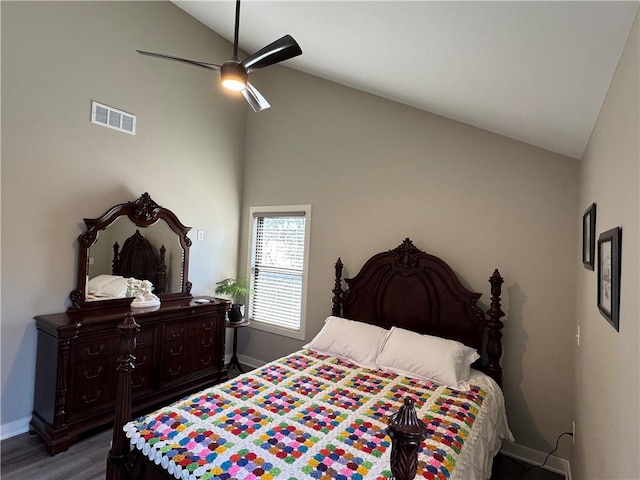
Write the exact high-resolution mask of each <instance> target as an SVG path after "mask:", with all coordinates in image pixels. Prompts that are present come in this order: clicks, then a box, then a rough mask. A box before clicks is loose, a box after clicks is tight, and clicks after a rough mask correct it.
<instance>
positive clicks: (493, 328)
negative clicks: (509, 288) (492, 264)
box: [486, 268, 504, 386]
mask: <svg viewBox="0 0 640 480" xmlns="http://www.w3.org/2000/svg"><path fill="white" fill-rule="evenodd" d="M489 282H490V283H491V306H490V308H489V311H488V312H487V315H489V323H488V324H487V328H488V337H487V356H488V358H489V364H488V365H487V369H486V371H487V373H488V374H489V376H490V377H491V378H493V379H494V380H495V381H496V382H497V383H498V385H500V386H502V367H501V366H500V357H501V356H502V327H504V323H502V321H501V320H500V318H502V317H504V312H503V311H502V309H501V307H500V302H501V298H500V294H501V293H502V283H503V282H504V279H503V278H502V277H501V276H500V272H499V271H498V269H497V268H496V270H495V271H494V272H493V275H491V277H490V278H489Z"/></svg>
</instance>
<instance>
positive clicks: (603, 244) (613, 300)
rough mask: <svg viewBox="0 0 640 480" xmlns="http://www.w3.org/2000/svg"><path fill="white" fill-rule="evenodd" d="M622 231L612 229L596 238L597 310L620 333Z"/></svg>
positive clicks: (617, 228)
mask: <svg viewBox="0 0 640 480" xmlns="http://www.w3.org/2000/svg"><path fill="white" fill-rule="evenodd" d="M621 247H622V229H621V228H620V227H616V228H612V229H611V230H608V231H606V232H604V233H601V234H600V237H598V308H599V309H600V313H602V315H604V318H606V319H607V321H608V322H609V323H611V325H613V328H615V329H616V330H617V331H620V259H621V255H620V254H621Z"/></svg>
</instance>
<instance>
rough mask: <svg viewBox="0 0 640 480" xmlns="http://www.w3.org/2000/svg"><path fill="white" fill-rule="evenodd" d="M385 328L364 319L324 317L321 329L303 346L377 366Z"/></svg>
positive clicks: (364, 365) (368, 366)
mask: <svg viewBox="0 0 640 480" xmlns="http://www.w3.org/2000/svg"><path fill="white" fill-rule="evenodd" d="M388 334H389V330H386V329H384V328H382V327H376V326H375V325H369V324H368V323H363V322H357V321H355V320H347V319H346V318H340V317H327V319H326V320H325V321H324V327H322V330H320V332H319V333H318V334H317V335H316V336H315V337H314V338H313V340H311V342H309V343H307V344H306V345H305V346H304V347H303V348H307V349H309V350H313V351H314V352H318V353H321V354H323V355H329V356H332V357H337V358H341V359H343V360H347V361H350V362H351V363H354V364H356V365H358V366H360V367H365V368H369V369H371V370H377V369H378V365H377V363H376V359H377V358H378V354H379V353H380V350H381V349H382V346H383V345H384V342H385V340H386V338H387V335H388Z"/></svg>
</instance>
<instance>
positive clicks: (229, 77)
mask: <svg viewBox="0 0 640 480" xmlns="http://www.w3.org/2000/svg"><path fill="white" fill-rule="evenodd" d="M220 76H221V78H222V86H223V87H224V88H226V89H228V90H233V91H236V92H239V91H242V90H244V89H245V88H246V87H247V77H248V75H247V71H246V70H245V69H244V67H243V66H242V65H240V64H239V63H236V62H227V63H225V64H224V65H222V67H221V68H220Z"/></svg>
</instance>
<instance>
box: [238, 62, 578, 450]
mask: <svg viewBox="0 0 640 480" xmlns="http://www.w3.org/2000/svg"><path fill="white" fill-rule="evenodd" d="M258 81H259V82H260V83H259V84H260V89H261V91H264V93H265V95H267V96H268V98H269V101H270V102H271V103H272V105H273V108H272V109H270V110H268V111H266V112H263V114H260V115H251V116H249V117H248V135H247V146H246V160H245V162H246V163H245V176H244V197H243V208H242V210H243V222H242V223H243V228H242V235H241V241H242V248H241V252H242V253H241V257H240V260H241V268H240V271H246V253H245V252H246V248H247V235H248V233H247V232H248V230H247V225H248V217H249V215H248V210H249V207H250V206H253V205H279V204H307V203H308V204H311V205H312V208H313V212H312V224H311V254H310V263H309V297H308V299H307V302H308V303H307V322H308V324H307V340H309V339H310V338H311V337H312V336H313V335H314V334H315V333H317V332H318V330H319V329H320V328H321V325H322V322H323V320H324V318H325V317H326V316H327V315H329V313H330V309H331V304H330V300H331V289H332V288H333V264H334V262H335V261H336V259H337V257H338V256H341V257H342V260H343V261H344V263H345V265H346V268H347V273H348V274H349V275H354V274H355V273H357V271H358V269H359V268H360V266H361V265H362V263H363V262H364V261H365V260H366V259H367V258H368V257H369V256H371V255H372V254H373V253H377V252H379V251H382V250H386V249H390V248H394V247H396V246H397V245H398V244H400V242H401V241H402V240H403V239H404V238H405V237H411V239H412V240H413V241H414V243H415V244H416V246H418V247H419V248H422V249H424V250H426V251H428V252H430V253H433V254H435V255H437V256H440V257H442V258H443V259H445V260H447V261H448V262H449V263H450V265H451V266H452V267H453V269H454V270H455V271H456V272H458V273H459V274H460V275H461V276H462V279H463V281H464V282H465V283H466V284H467V285H468V286H470V287H471V288H472V289H474V290H476V291H480V292H482V293H483V298H482V301H483V304H484V305H486V304H487V303H488V301H489V300H488V299H489V283H488V281H487V280H488V278H489V276H490V275H491V273H492V272H493V269H494V268H499V269H500V271H501V273H502V276H503V277H504V278H505V283H504V306H503V308H504V310H505V311H506V312H507V317H506V320H505V323H506V327H505V331H504V345H505V354H504V368H505V394H506V399H507V403H508V413H509V418H510V423H511V427H512V429H513V432H514V434H515V437H516V439H517V441H518V443H520V444H522V445H526V446H528V447H531V448H535V449H538V450H541V451H549V450H551V448H553V444H554V442H555V438H556V436H557V435H558V434H559V433H561V432H562V431H566V430H567V429H570V428H571V418H572V403H573V396H572V386H573V371H574V369H573V354H574V351H573V345H574V338H573V334H574V321H573V319H574V315H575V302H574V301H573V299H574V297H575V262H576V254H575V249H576V246H575V231H576V225H577V223H576V211H577V168H578V161H576V160H574V159H570V158H567V157H563V156H561V155H557V154H553V153H550V152H548V151H545V150H541V149H539V148H535V147H532V146H530V145H526V144H523V143H520V142H517V141H513V140H510V139H507V138H504V137H501V136H498V135H494V134H491V133H488V132H486V131H483V130H480V129H477V128H474V127H470V126H467V125H464V124H461V123H457V122H454V121H451V120H447V119H445V118H442V117H438V116H435V115H431V114H429V113H425V112H422V111H419V110H415V109H412V108H409V107H406V106H403V105H400V104H397V103H394V102H391V101H387V100H384V99H381V98H379V97H375V96H372V95H368V94H365V93H362V92H358V91H356V90H352V89H349V88H346V87H342V86H339V85H337V84H334V83H331V82H328V81H325V80H322V79H319V78H317V77H312V76H309V75H305V74H302V73H299V72H295V71H292V70H288V69H284V68H274V69H273V70H272V71H270V72H269V74H268V75H267V74H266V73H264V74H262V73H261V77H259V79H258V78H256V81H255V83H256V84H258ZM302 344H303V342H300V341H296V340H293V339H289V338H285V337H281V336H277V335H272V334H268V333H266V332H262V331H258V330H252V329H248V331H243V332H242V335H240V350H241V352H242V353H243V354H245V355H247V356H249V357H253V358H256V359H259V360H264V361H266V360H271V359H273V358H276V357H278V356H280V355H284V354H286V353H288V352H291V351H293V350H295V349H297V348H300V346H301V345H302ZM563 448H564V446H563ZM560 453H561V455H563V456H565V457H568V455H569V453H568V452H567V451H566V450H564V451H561V452H560Z"/></svg>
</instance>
